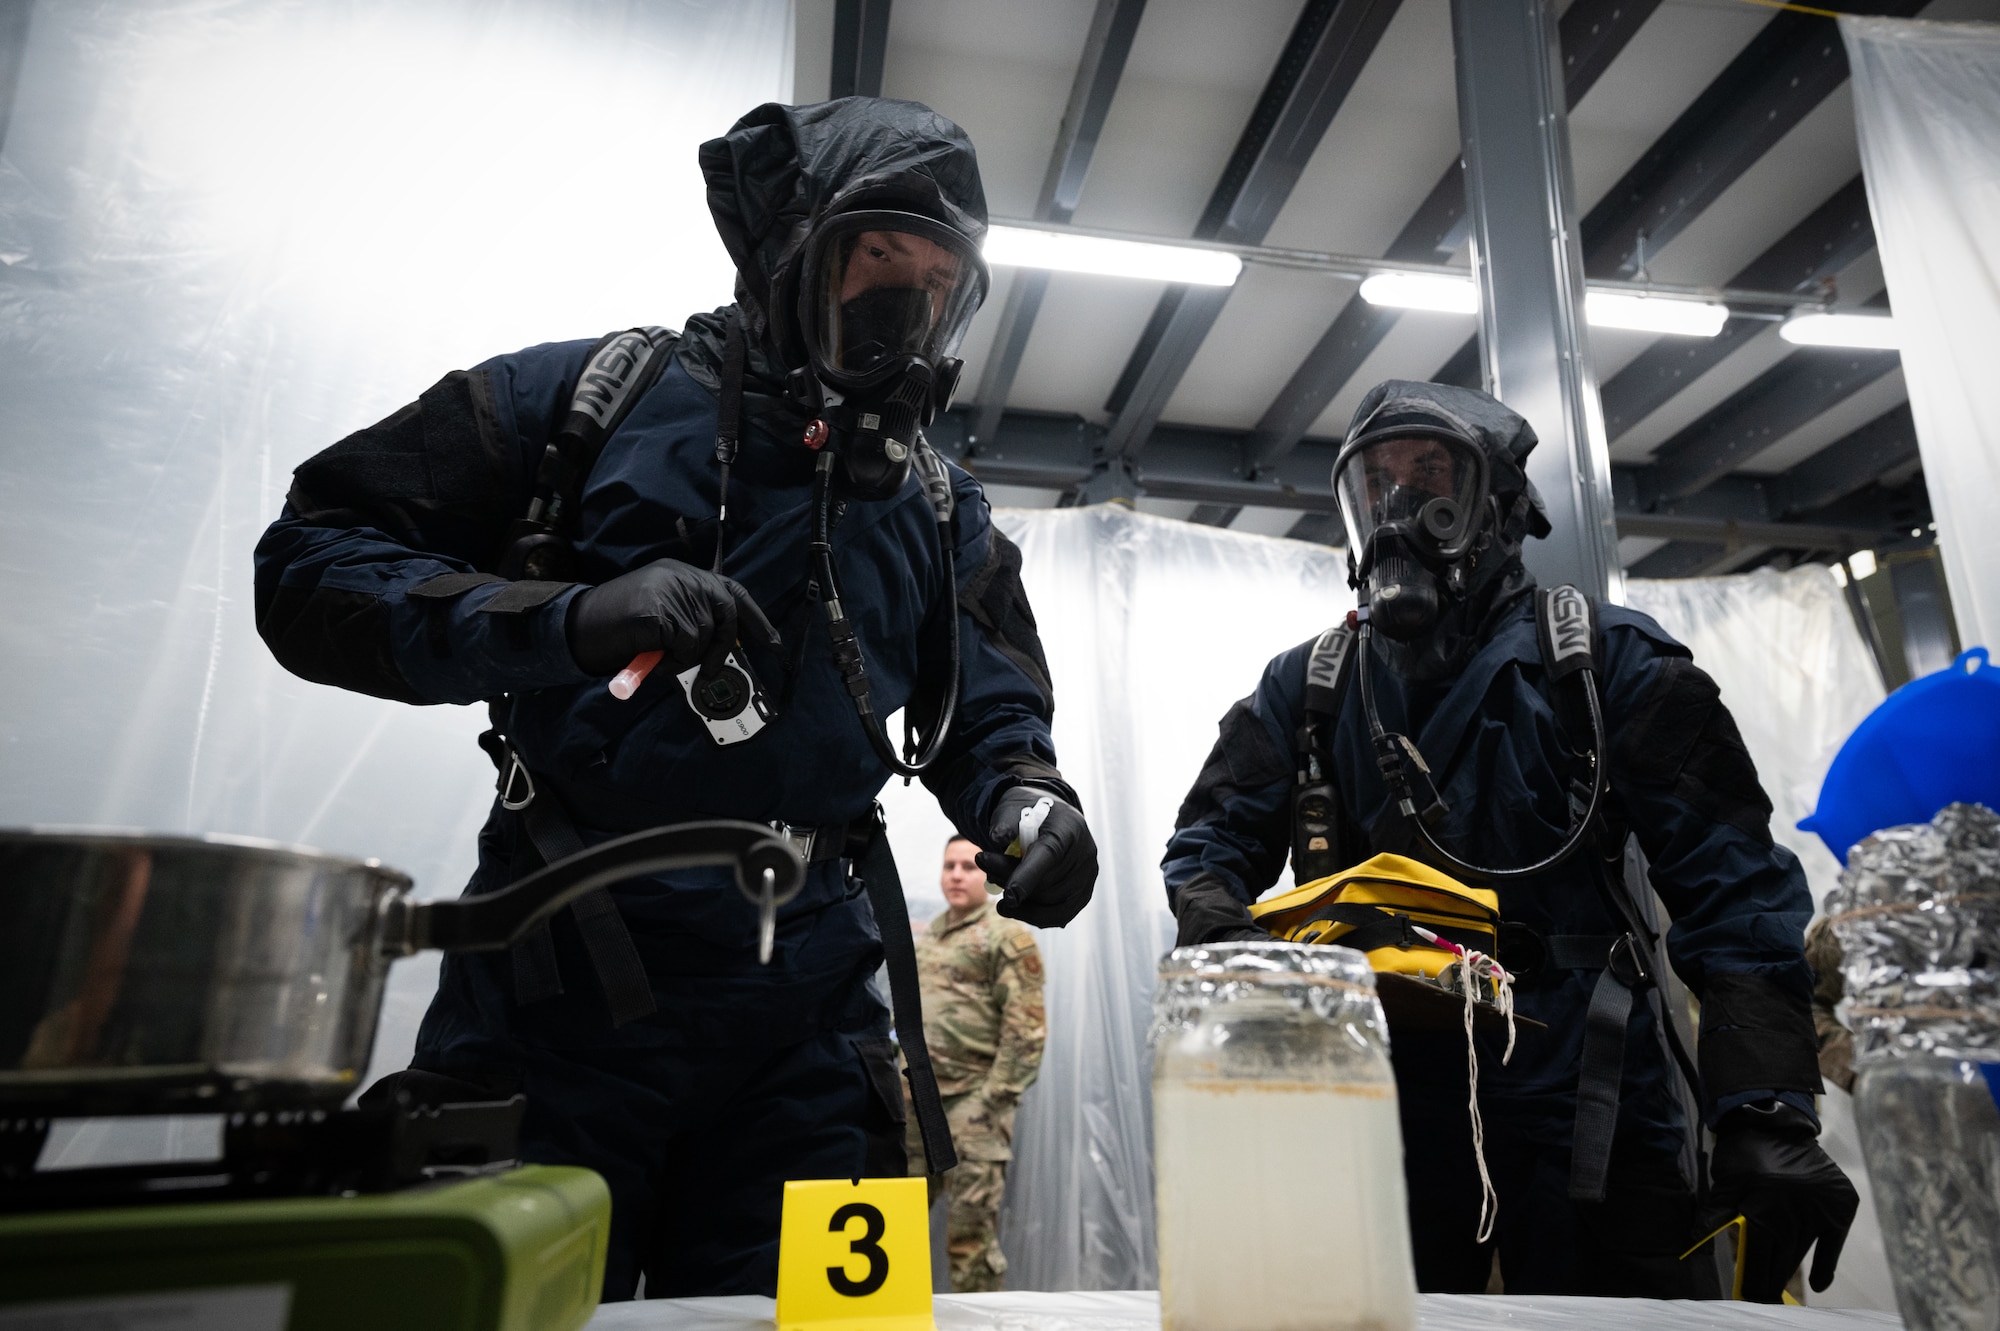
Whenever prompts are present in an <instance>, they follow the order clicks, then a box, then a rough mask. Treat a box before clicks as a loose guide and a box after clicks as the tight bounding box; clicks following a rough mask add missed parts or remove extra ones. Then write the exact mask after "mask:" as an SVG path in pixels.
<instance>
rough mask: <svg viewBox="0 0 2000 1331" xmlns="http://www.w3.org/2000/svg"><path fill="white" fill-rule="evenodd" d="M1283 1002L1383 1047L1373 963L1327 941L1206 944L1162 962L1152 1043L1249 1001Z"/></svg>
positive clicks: (1383, 1031)
mask: <svg viewBox="0 0 2000 1331" xmlns="http://www.w3.org/2000/svg"><path fill="white" fill-rule="evenodd" d="M1273 998H1278V999H1282V1000H1284V1001H1285V1002H1288V1003H1290V1004H1291V1005H1292V1006H1293V1007H1295V1008H1298V1009H1300V1010H1301V1011H1307V1012H1312V1013H1314V1014H1315V1015H1317V1016H1319V1017H1321V1018H1322V1019H1324V1020H1327V1021H1333V1022H1338V1023H1341V1024H1343V1025H1346V1026H1349V1027H1350V1028H1353V1029H1355V1030H1357V1031H1361V1032H1366V1033H1367V1034H1368V1035H1369V1037H1370V1039H1371V1042H1372V1043H1374V1044H1376V1045H1377V1046H1379V1047H1386V1043H1387V1040H1388V1030H1389V1027H1388V1022H1387V1021H1386V1020H1385V1019H1384V1018H1383V1016H1382V1002H1381V1000H1380V999H1379V998H1377V997H1376V994H1375V972H1374V971H1373V970H1372V969H1370V968H1369V965H1368V958H1367V957H1366V956H1364V955H1363V954H1362V953H1360V952H1357V951H1355V950H1354V949H1353V948H1351V947H1340V946H1337V945H1333V944H1324V943H1281V942H1279V941H1278V940H1277V939H1272V940H1271V941H1270V942H1268V943H1204V944H1201V945H1200V946H1197V947H1177V948H1175V949H1174V950H1173V951H1171V952H1169V953H1167V955H1166V956H1164V957H1162V958H1160V982H1159V987H1158V988H1157V989H1156V990H1155V991H1154V995H1153V1029H1152V1033H1151V1042H1152V1043H1153V1044H1154V1045H1155V1046H1156V1047H1157V1045H1158V1044H1159V1042H1160V1041H1161V1040H1162V1039H1164V1038H1166V1037H1167V1036H1168V1035H1169V1034H1170V1033H1173V1032H1176V1031H1185V1030H1189V1029H1192V1027H1193V1024H1194V1023H1195V1022H1196V1021H1198V1020H1199V1019H1200V1017H1201V1014H1202V1013H1203V1012H1205V1011H1208V1010H1210V1009H1213V1008H1217V1007H1220V1006H1223V1005H1227V1004H1233V1003H1238V1002H1242V1001H1244V1000H1253V999H1254V1000H1256V1001H1259V1002H1264V1001H1268V1000H1270V999H1273Z"/></svg>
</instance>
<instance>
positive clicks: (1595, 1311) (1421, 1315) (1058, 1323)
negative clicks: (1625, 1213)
mask: <svg viewBox="0 0 2000 1331" xmlns="http://www.w3.org/2000/svg"><path fill="white" fill-rule="evenodd" d="M775 1307H776V1304H775V1302H774V1301H773V1300H771V1299H766V1298H759V1297H757V1296H755V1295H743V1296H739V1297H733V1298H712V1299H651V1300H645V1301H641V1302H638V1303H611V1304H606V1305H605V1306H604V1307H602V1308H600V1309H598V1311H597V1316H595V1317H593V1318H592V1319H591V1321H590V1326H589V1328H588V1331H624V1329H625V1328H633V1329H634V1331H637V1329H638V1328H649V1329H652V1331H771V1327H772V1325H773V1312H774V1310H775ZM936 1314H937V1324H938V1331H1057V1329H1058V1328H1061V1329H1063V1331H1071V1329H1073V1331H1159V1326H1160V1296H1159V1295H1158V1294H1155V1293H1154V1292H1152V1291H1151V1290H1125V1291H1116V1292H1110V1293H1100V1294H1092V1293H1075V1294H1029V1293H1022V1294H940V1295H938V1296H937V1301H936ZM1417 1321H1418V1325H1419V1326H1420V1327H1421V1331H1473V1329H1474V1328H1487V1327H1496V1326H1504V1327H1517V1328H1520V1329H1521V1331H1703V1329H1705V1328H1714V1331H1900V1328H1901V1327H1902V1325H1903V1323H1902V1320H1901V1319H1900V1318H1898V1317H1897V1316H1896V1315H1895V1314H1894V1313H1880V1312H1861V1311H1857V1310H1851V1309H1846V1308H1776V1307H1771V1306H1769V1305H1767V1304H1759V1303H1688V1302H1678V1301H1675V1302H1670V1301H1667V1300H1664V1299H1580V1298H1554V1297H1535V1296H1526V1295H1516V1296H1513V1297H1509V1296H1506V1295H1483V1294H1423V1295H1419V1296H1418V1299H1417Z"/></svg>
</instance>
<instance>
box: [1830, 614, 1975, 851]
mask: <svg viewBox="0 0 2000 1331" xmlns="http://www.w3.org/2000/svg"><path fill="white" fill-rule="evenodd" d="M1957 801H1963V802H1965V803H1967V804H1984V805H1985V806H1986V807H1987V808H1989V809H1995V810H2000V667H1994V666H1991V665H1989V664H1987V659H1986V649H1985V648H1984V647H1970V648H1967V649H1966V650H1965V651H1964V652H1962V653H1961V654H1960V655H1959V658H1958V659H1957V660H1956V661H1953V662H1952V663H1951V665H1950V666H1948V667H1947V668H1945V669H1943V670H1940V671H1938V672H1937V673H1936V674H1934V675H1925V676H1924V677H1923V678H1922V679H1913V680H1911V681H1910V682H1909V683H1908V684H1905V685H1904V686H1903V687H1902V688H1900V689H1897V690H1896V691H1895V692H1894V693H1892V694H1890V695H1889V696H1888V697H1887V698H1886V699H1884V700H1883V702H1882V705H1881V706H1880V707H1877V708H1876V709H1875V710H1874V711H1872V712H1870V713H1869V714H1868V719H1867V720H1866V721H1863V722H1862V723H1861V724H1860V725H1859V726H1856V727H1855V729H1854V733H1853V734H1852V735H1849V736H1848V737H1847V743H1845V744H1843V745H1841V746H1840V752H1839V753H1838V754H1836V755H1835V756H1834V760H1833V766H1832V767H1830V768H1828V769H1827V773H1826V782H1825V784H1824V785H1822V786H1821V787H1820V789H1819V807H1818V808H1817V809H1815V810H1814V811H1813V815H1812V817H1810V818H1805V819H1801V820H1800V822H1799V826H1800V827H1801V828H1802V829H1804V830H1805V831H1808V832H1817V833H1819V837H1820V840H1822V841H1824V842H1826V845H1827V849H1828V850H1831V851H1832V852H1833V855H1834V858H1835V859H1837V860H1839V861H1840V862H1841V863H1842V864H1845V863H1846V862H1847V852H1848V851H1849V850H1850V849H1852V848H1853V846H1854V844H1855V843H1856V842H1858V841H1860V840H1861V839H1862V838H1863V837H1866V836H1867V835H1868V834H1869V833H1871V832H1877V831H1880V830H1881V829H1882V828H1885V827H1897V826H1900V825H1902V824H1904V823H1927V822H1929V821H1930V820H1931V819H1932V818H1933V817H1935V816H1936V815H1937V811H1938V810H1939V809H1942V808H1943V807H1944V806H1945V805H1947V804H1951V803H1954V802H1957Z"/></svg>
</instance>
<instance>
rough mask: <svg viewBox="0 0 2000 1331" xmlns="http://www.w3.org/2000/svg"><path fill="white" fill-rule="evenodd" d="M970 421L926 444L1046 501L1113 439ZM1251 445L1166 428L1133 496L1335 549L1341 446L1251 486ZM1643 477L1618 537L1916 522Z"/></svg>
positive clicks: (1875, 532) (1808, 533)
mask: <svg viewBox="0 0 2000 1331" xmlns="http://www.w3.org/2000/svg"><path fill="white" fill-rule="evenodd" d="M973 419H974V416H973V412H972V410H971V409H969V408H966V407H955V408H953V409H952V410H951V411H949V412H947V413H945V414H944V415H942V416H940V417H939V418H938V419H937V422H936V423H935V424H934V425H933V426H932V427H931V429H930V430H929V431H928V432H927V435H928V437H929V439H930V441H931V443H932V444H934V445H936V446H937V447H938V448H939V449H940V450H941V451H942V452H944V453H945V454H946V455H947V456H949V457H951V458H953V459H954V460H956V461H958V462H960V463H962V464H963V465H964V466H965V467H966V468H967V469H968V470H970V471H972V472H973V473H974V474H975V475H977V476H979V477H980V478H981V479H982V480H985V481H989V482H992V483H995V484H1001V485H1025V486H1032V487H1035V488H1038V489H1047V490H1065V491H1068V490H1073V489H1075V488H1076V487H1077V486H1079V485H1081V484H1083V483H1084V482H1085V481H1087V480H1088V479H1089V478H1090V476H1091V474H1092V470H1093V467H1094V465H1095V461H1096V458H1097V457H1098V455H1099V451H1100V449H1101V448H1102V444H1103V438H1104V433H1105V430H1104V427H1103V426H1098V425H1092V424H1090V423H1089V422H1087V421H1085V420H1084V419H1083V418H1082V417H1080V416H1068V415H1058V414H1053V413H1048V412H1033V411H1009V412H1007V413H1006V415H1005V416H1004V417H1003V418H1002V420H1001V423H1000V428H999V430H998V431H996V432H995V433H993V434H992V435H990V436H987V437H984V438H982V439H980V440H979V441H978V442H977V443H973V442H971V441H970V435H971V431H972V425H973ZM1244 437H1245V432H1244V431H1241V430H1219V429H1210V428H1205V427H1197V426H1184V425H1162V426H1160V427H1159V429H1158V431H1157V432H1156V433H1155V435H1154V439H1153V443H1152V446H1151V447H1150V448H1148V450H1147V452H1146V457H1145V460H1144V465H1143V466H1139V467H1135V468H1134V470H1133V476H1134V479H1135V489H1136V493H1138V494H1144V495H1151V496H1154V497H1156V498H1161V499H1183V500H1189V501H1192V502H1194V503H1196V504H1203V505H1214V506H1216V507H1217V508H1240V507H1245V506H1251V505H1255V506H1258V507H1264V508H1289V509H1295V510H1297V511H1299V512H1300V513H1301V514H1306V515H1313V514H1317V515H1320V517H1321V518H1322V519H1323V520H1322V521H1321V522H1319V523H1316V524H1313V529H1314V530H1323V531H1326V532H1329V533H1331V534H1332V535H1331V538H1330V539H1331V540H1332V542H1333V543H1334V544H1338V543H1339V532H1338V524H1339V518H1338V517H1337V516H1336V509H1335V505H1334V499H1333V489H1332V476H1331V472H1332V468H1333V459H1334V456H1335V454H1337V453H1338V452H1339V451H1340V441H1338V440H1336V439H1320V438H1311V437H1309V438H1306V439H1302V440H1300V441H1299V444H1298V446H1297V447H1296V448H1294V449H1293V450H1292V452H1291V453H1290V454H1288V455H1287V456H1286V457H1285V459H1284V460H1283V463H1282V465H1281V466H1280V467H1279V468H1278V469H1276V470H1275V471H1274V472H1273V473H1272V474H1271V475H1269V476H1266V477H1262V478H1259V479H1257V480H1248V479H1245V478H1244V477H1243V476H1242V475H1241V474H1239V473H1238V472H1237V471H1236V470H1235V468H1234V467H1233V466H1232V465H1231V462H1230V460H1231V459H1232V458H1234V457H1235V456H1236V454H1237V451H1238V449H1240V448H1241V446H1242V443H1243V440H1244ZM1643 470H1644V469H1641V468H1632V467H1620V468H1618V469H1617V471H1616V475H1615V476H1614V482H1615V484H1614V487H1613V489H1614V494H1615V496H1616V500H1617V509H1616V511H1617V514H1618V530H1619V534H1620V535H1621V536H1653V537H1659V538H1662V539H1667V540H1688V541H1707V542H1708V543H1710V544H1715V545H1728V544H1731V543H1734V544H1735V545H1738V546H1741V545H1748V544H1757V545H1762V546H1768V547H1772V548H1777V549H1789V550H1846V549H1857V548H1861V547H1864V546H1869V545H1876V544H1880V543H1884V542H1886V541H1888V540H1889V539H1892V538H1894V537H1895V536H1896V535H1897V534H1898V532H1899V529H1903V528H1907V527H1908V526H1909V524H1910V521H1911V518H1910V515H1909V513H1908V512H1906V511H1905V509H1906V508H1907V505H1904V504H1901V502H1900V501H1899V500H1895V497H1894V496H1888V497H1886V498H1884V497H1882V496H1877V497H1876V498H1875V499H1869V498H1867V497H1864V496H1859V495H1857V496H1854V497H1853V499H1852V500H1851V501H1850V503H1849V504H1847V505H1845V506H1842V507H1841V508H1840V509H1838V510H1837V511H1831V512H1827V513H1819V514H1813V515H1811V517H1810V520H1808V521H1805V522H1781V521H1777V520H1774V519H1772V518H1770V517H1769V516H1767V514H1768V511H1769V510H1768V504H1767V500H1766V495H1765V490H1764V486H1763V483H1762V482H1759V481H1754V480H1752V479H1750V478H1748V477H1733V478H1731V480H1730V482H1729V483H1727V484H1724V485H1721V486H1717V487H1715V488H1713V489H1711V490H1708V491H1705V492H1704V493H1703V494H1701V495H1700V496H1699V497H1698V498H1697V499H1696V500H1694V501H1691V502H1690V504H1689V505H1684V506H1682V507H1681V508H1679V509H1676V510H1675V511H1669V512H1644V511H1641V510H1640V509H1639V508H1638V507H1637V504H1638V498H1637V496H1638V494H1639V490H1640V476H1641V473H1642V472H1643ZM1878 501H1880V502H1878ZM1304 521H1305V519H1304V518H1302V519H1301V522H1302V523H1303V522H1304ZM1295 530H1297V529H1295ZM1312 539H1320V538H1319V537H1313V538H1312Z"/></svg>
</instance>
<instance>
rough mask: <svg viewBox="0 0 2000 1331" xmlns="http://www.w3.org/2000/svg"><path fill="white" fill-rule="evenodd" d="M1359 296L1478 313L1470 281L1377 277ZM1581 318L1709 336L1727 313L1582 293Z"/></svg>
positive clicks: (1698, 305)
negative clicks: (1582, 312) (1582, 307)
mask: <svg viewBox="0 0 2000 1331" xmlns="http://www.w3.org/2000/svg"><path fill="white" fill-rule="evenodd" d="M1361 298H1362V299H1363V300H1365V301H1367V302H1368V303H1369V304H1371V305H1394V306H1396V307H1398V308H1400V309H1405V310H1437V311H1440V312H1442V313H1445V314H1477V313H1479V293H1478V291H1477V290H1476V289H1475V288H1474V287H1473V285H1472V279H1471V278H1469V277H1451V276H1447V275H1446V274H1444V273H1377V274H1375V275H1374V276H1373V277H1371V278H1369V279H1368V280H1367V281H1365V282H1363V283H1362V284H1361ZM1584 315H1585V317H1586V318H1588V319H1589V320H1590V322H1591V325H1592V326H1593V327H1596V328H1631V329H1636V330H1637V331H1639V332H1642V333H1673V334H1678V335H1679V336H1682V337H1714V336H1715V335H1716V334H1717V333H1719V332H1721V331H1722V324H1723V321H1724V320H1726V319H1728V318H1729V310H1728V309H1727V308H1726V307H1725V306H1721V305H1713V304H1709V303H1707V302H1705V301H1696V300H1678V299H1675V298H1674V297H1672V296H1635V295H1628V294H1626V293H1625V292H1622V291H1590V292H1586V293H1585V295H1584Z"/></svg>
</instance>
